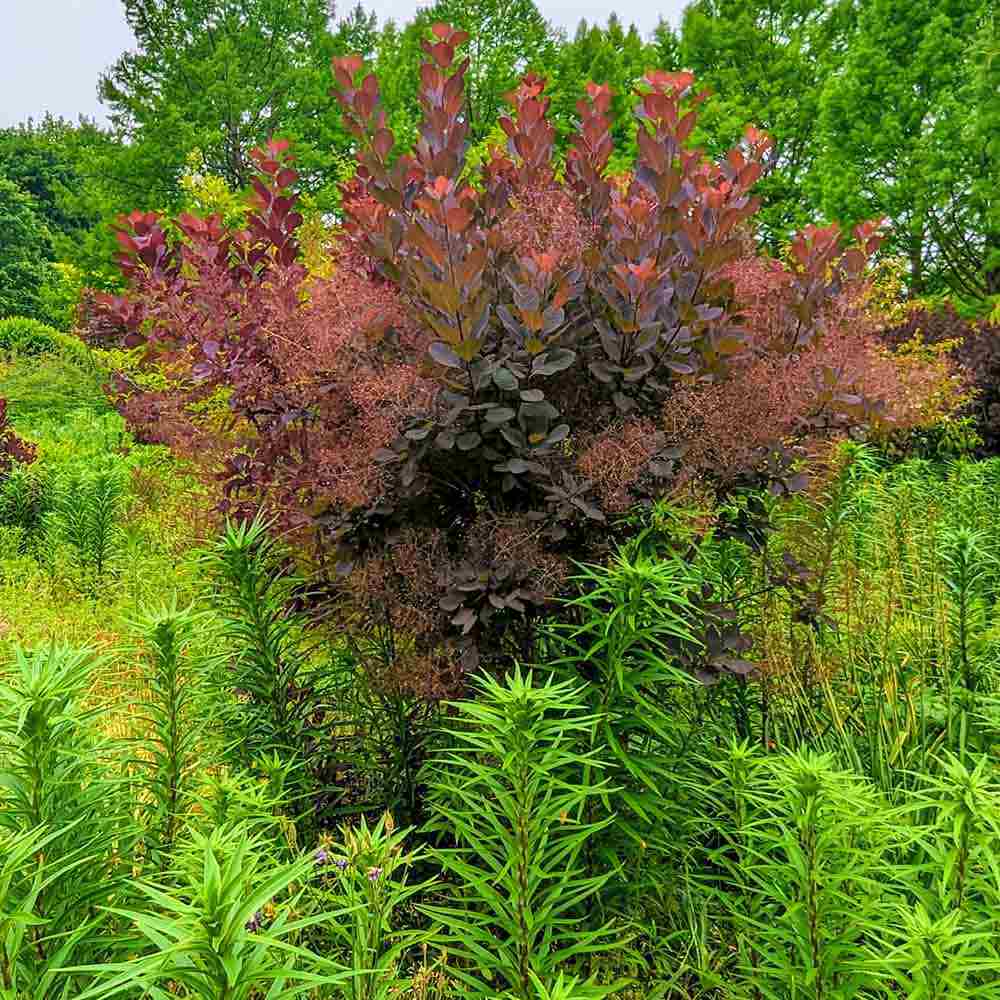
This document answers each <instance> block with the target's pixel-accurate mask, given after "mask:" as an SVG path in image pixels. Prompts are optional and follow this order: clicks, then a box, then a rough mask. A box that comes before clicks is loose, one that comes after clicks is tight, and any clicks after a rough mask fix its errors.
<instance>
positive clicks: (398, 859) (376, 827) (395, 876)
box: [315, 813, 434, 1000]
mask: <svg viewBox="0 0 1000 1000" xmlns="http://www.w3.org/2000/svg"><path fill="white" fill-rule="evenodd" d="M410 832H411V831H409V830H405V829H403V830H399V829H396V827H395V824H394V823H393V820H392V817H391V816H390V815H389V814H388V813H384V814H383V815H382V816H381V817H380V818H379V820H378V821H377V822H376V823H374V824H372V825H369V823H368V822H367V820H366V819H365V818H364V817H362V818H361V819H360V821H359V822H358V823H357V825H355V826H344V827H342V828H341V830H340V837H339V838H338V839H336V840H329V839H325V840H323V841H322V842H321V845H320V847H319V849H318V850H317V851H316V854H315V861H316V869H317V873H318V874H319V875H320V890H319V898H320V899H321V900H324V901H325V900H327V899H329V900H331V902H332V905H333V908H334V909H337V910H340V911H342V912H343V913H344V914H345V916H344V918H343V920H342V921H338V922H337V923H336V924H335V925H333V927H332V928H331V930H332V931H333V935H334V938H335V940H337V941H339V942H340V943H341V944H342V945H344V946H346V949H347V953H348V955H349V965H350V969H351V977H350V980H349V981H348V984H347V985H346V987H345V988H344V995H345V996H346V997H347V1000H387V998H389V997H392V996H395V995H397V994H398V993H399V991H400V990H401V989H403V988H404V987H405V986H406V985H408V984H407V982H406V977H405V975H404V973H403V970H402V966H403V960H404V958H405V957H406V955H407V953H408V952H410V951H414V950H415V949H416V948H417V947H418V946H419V945H421V944H426V941H427V940H428V938H429V936H430V934H429V931H421V930H415V929H412V928H411V929H407V928H405V926H403V922H404V921H405V920H406V915H405V913H403V912H401V911H404V909H406V908H408V907H409V906H410V904H411V901H412V900H413V899H414V897H417V896H419V895H421V894H423V893H425V892H427V891H428V890H429V889H430V888H431V887H432V886H433V884H434V879H433V878H431V879H427V880H424V881H422V882H410V875H411V873H412V870H413V869H414V866H417V865H419V864H420V863H421V862H422V861H423V860H424V854H423V852H422V851H419V850H418V851H408V850H407V849H406V839H407V836H408V834H409V833H410Z"/></svg>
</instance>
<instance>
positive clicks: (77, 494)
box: [47, 462, 128, 594]
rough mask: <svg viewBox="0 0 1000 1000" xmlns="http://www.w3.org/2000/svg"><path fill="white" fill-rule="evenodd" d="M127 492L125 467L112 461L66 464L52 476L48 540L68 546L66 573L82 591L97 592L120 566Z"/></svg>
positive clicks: (53, 544) (58, 544)
mask: <svg viewBox="0 0 1000 1000" xmlns="http://www.w3.org/2000/svg"><path fill="white" fill-rule="evenodd" d="M127 495H128V482H127V478H126V475H125V470H124V468H123V467H122V466H121V465H120V464H119V463H115V462H111V463H105V467H104V468H97V469H93V470H66V471H64V472H63V473H62V474H61V475H60V476H58V477H57V478H56V479H55V480H54V483H53V487H52V507H51V510H50V511H49V514H48V517H47V525H48V541H49V545H50V546H53V547H62V548H63V549H65V550H66V551H67V552H68V554H69V568H70V574H71V578H72V580H73V583H74V584H75V585H76V586H77V587H79V588H80V589H81V590H82V591H84V592H87V593H91V594H96V593H97V592H98V591H99V590H100V589H101V588H102V587H103V586H104V585H105V583H106V582H107V578H108V577H109V576H110V575H111V574H112V573H114V572H115V571H116V570H117V569H118V568H119V567H118V565H117V564H118V561H119V559H120V557H121V554H122V544H123V540H124V539H123V533H122V517H123V514H124V509H125V501H126V498H127ZM54 554H55V553H53V555H54Z"/></svg>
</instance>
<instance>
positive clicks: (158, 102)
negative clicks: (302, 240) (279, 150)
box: [100, 0, 369, 207]
mask: <svg viewBox="0 0 1000 1000" xmlns="http://www.w3.org/2000/svg"><path fill="white" fill-rule="evenodd" d="M123 2H124V7H125V16H126V19H127V20H128V23H129V26H130V27H131V29H132V31H133V33H134V34H135V38H136V43H137V47H136V50H135V51H134V52H126V53H124V54H123V55H122V56H121V57H120V58H119V59H118V61H117V62H116V63H115V64H114V65H113V66H112V67H111V68H110V69H109V70H108V72H107V73H106V74H105V75H104V76H103V77H102V78H101V82H100V95H101V98H102V100H103V101H104V102H105V103H106V104H107V105H108V106H109V108H110V112H111V114H110V117H111V120H112V122H113V124H114V127H115V129H116V131H117V133H118V134H119V135H120V137H121V138H123V139H125V140H127V141H128V143H129V146H130V155H129V156H127V157H123V158H122V160H121V161H120V162H119V173H120V174H124V175H126V177H127V175H129V174H131V175H132V176H133V177H137V178H141V181H142V184H143V185H144V187H145V188H146V191H145V197H144V199H143V200H144V203H145V204H146V205H148V206H153V207H159V206H160V205H163V204H168V203H170V202H171V201H172V200H173V199H174V198H175V196H176V191H177V188H176V185H177V180H178V177H179V176H180V173H181V170H182V168H183V164H184V162H185V158H186V156H187V154H188V153H189V152H190V151H191V150H193V149H199V150H201V152H202V154H203V156H204V157H205V161H206V164H207V166H208V167H209V169H210V170H211V171H212V172H213V173H214V174H217V175H219V176H221V177H223V178H224V179H225V180H226V182H227V183H228V184H229V185H230V186H231V187H233V188H235V189H241V188H243V187H245V186H246V184H247V183H248V181H249V178H250V174H251V170H250V159H249V153H250V150H251V149H252V148H254V147H255V146H257V145H259V144H260V143H261V142H265V141H266V140H267V139H268V138H270V137H271V136H272V135H274V134H278V133H280V134H281V135H282V136H285V137H287V138H289V139H292V140H294V142H295V147H296V150H297V152H298V166H299V169H300V171H301V172H302V176H303V178H304V180H305V182H306V186H307V188H308V189H309V190H311V191H321V190H322V189H323V188H324V187H326V186H328V185H330V186H331V187H332V183H333V182H335V180H336V179H337V174H336V170H335V162H336V159H337V155H338V150H339V149H341V148H342V147H343V146H344V142H345V137H344V134H343V132H342V130H341V128H340V125H339V116H338V115H337V114H336V113H335V112H334V110H333V106H332V99H331V98H330V96H329V93H328V91H329V64H330V58H331V56H332V55H334V54H336V53H335V49H336V44H337V43H336V42H335V40H334V36H333V35H332V34H331V32H330V30H329V29H330V15H331V10H330V6H329V4H328V2H327V0H123ZM352 17H353V15H352ZM353 23H354V24H355V27H357V28H360V29H361V30H362V32H367V31H368V28H369V23H368V22H363V23H360V24H359V23H357V22H356V21H355V22H353ZM351 34H352V33H351V31H350V30H347V31H345V32H344V33H343V34H342V35H341V36H340V37H339V42H340V44H342V45H351V44H353V43H354V42H355V41H356V38H353V37H351Z"/></svg>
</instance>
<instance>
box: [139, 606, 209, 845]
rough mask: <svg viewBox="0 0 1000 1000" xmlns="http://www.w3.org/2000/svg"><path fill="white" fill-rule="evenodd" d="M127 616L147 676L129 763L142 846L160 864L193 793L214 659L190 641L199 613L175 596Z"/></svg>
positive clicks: (200, 618)
mask: <svg viewBox="0 0 1000 1000" xmlns="http://www.w3.org/2000/svg"><path fill="white" fill-rule="evenodd" d="M131 624H132V630H133V632H134V633H135V634H136V636H137V638H138V640H139V642H138V643H137V644H136V645H135V646H134V647H133V648H132V649H131V652H132V653H133V655H136V656H137V658H139V659H140V660H141V662H143V663H144V666H145V680H146V684H145V695H144V698H143V703H142V705H141V707H140V709H139V712H138V714H137V717H136V720H135V721H136V722H137V723H138V724H139V726H140V727H142V731H141V732H140V733H139V734H138V736H137V738H136V746H137V749H138V750H139V751H140V753H139V756H138V758H137V759H136V760H135V762H134V765H133V766H134V767H135V768H136V769H137V772H138V775H139V781H138V784H139V787H141V788H142V790H143V792H144V794H143V795H142V800H144V802H145V805H146V810H145V811H146V821H145V826H146V851H147V854H148V855H149V860H150V861H151V862H152V863H153V864H163V863H164V862H165V861H167V860H168V859H169V856H170V852H171V850H172V848H173V846H174V843H175V841H176V839H177V836H178V833H179V832H180V830H181V829H182V826H183V822H184V814H185V812H186V811H187V809H188V808H189V806H190V804H191V801H192V799H193V795H194V788H193V782H194V778H195V772H196V768H197V767H198V766H199V764H200V765H201V766H202V767H203V766H204V765H205V757H204V754H205V753H206V747H205V744H204V736H205V731H206V729H207V724H208V720H207V719H206V717H205V712H206V707H207V703H208V699H207V697H206V693H205V682H206V679H207V677H208V676H210V674H211V671H212V663H211V662H210V659H209V657H206V656H205V655H204V654H202V655H199V654H198V652H197V651H196V649H195V637H196V633H197V631H198V630H199V629H200V628H204V626H205V624H206V620H205V617H204V616H203V615H197V614H195V613H194V612H193V611H192V609H190V608H186V609H185V608H180V607H179V606H178V605H177V601H176V598H175V599H174V600H173V602H172V603H171V604H167V605H165V606H164V607H162V608H160V609H157V610H154V611H150V612H146V613H145V614H143V615H142V616H141V617H138V618H136V619H135V620H134V621H133V622H132V623H131Z"/></svg>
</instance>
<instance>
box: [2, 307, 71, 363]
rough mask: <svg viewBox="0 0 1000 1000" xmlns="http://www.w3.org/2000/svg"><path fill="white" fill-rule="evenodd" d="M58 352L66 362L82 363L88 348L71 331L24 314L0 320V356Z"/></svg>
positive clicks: (31, 355)
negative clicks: (63, 330) (64, 330)
mask: <svg viewBox="0 0 1000 1000" xmlns="http://www.w3.org/2000/svg"><path fill="white" fill-rule="evenodd" d="M41 354H60V355H62V356H63V357H64V358H66V359H67V360H69V361H78V362H81V361H82V362H85V361H87V360H88V359H89V357H90V350H89V348H88V347H87V345H86V344H84V343H83V342H82V341H81V340H79V339H77V338H76V337H74V336H72V334H68V333H63V332H62V331H61V330H57V329H56V328H55V327H53V326H49V325H48V324H47V323H42V322H41V321H40V320H37V319H29V318H28V317H27V316H8V317H7V318H6V319H0V356H4V357H11V356H14V355H17V356H18V357H37V356H38V355H41Z"/></svg>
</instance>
